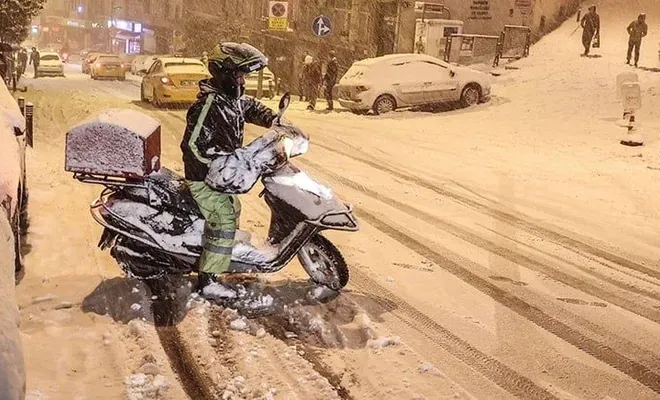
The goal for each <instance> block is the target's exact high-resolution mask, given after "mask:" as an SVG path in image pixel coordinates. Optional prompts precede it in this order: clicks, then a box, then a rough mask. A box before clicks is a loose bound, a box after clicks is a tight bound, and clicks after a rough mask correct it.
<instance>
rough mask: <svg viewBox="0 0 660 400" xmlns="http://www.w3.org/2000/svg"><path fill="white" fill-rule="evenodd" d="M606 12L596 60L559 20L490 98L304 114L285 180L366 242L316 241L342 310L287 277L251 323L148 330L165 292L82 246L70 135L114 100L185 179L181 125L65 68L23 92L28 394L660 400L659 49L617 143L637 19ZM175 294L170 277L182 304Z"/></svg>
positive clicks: (223, 317)
mask: <svg viewBox="0 0 660 400" xmlns="http://www.w3.org/2000/svg"><path fill="white" fill-rule="evenodd" d="M607 4H609V2H607V3H606V4H605V5H604V6H603V7H601V8H600V9H601V16H602V17H601V18H603V20H604V26H606V27H607V29H604V31H603V37H602V41H603V43H607V46H604V48H603V49H601V50H600V51H601V55H602V57H601V58H581V57H579V51H580V48H579V47H580V44H579V39H578V38H576V37H573V36H571V32H572V31H573V30H574V28H575V22H574V19H572V20H569V22H567V23H566V24H565V25H563V26H562V27H560V28H559V29H558V30H557V31H556V32H554V33H552V34H551V35H549V36H547V37H546V38H544V39H543V40H542V41H541V42H540V43H538V44H537V45H536V46H534V47H533V48H532V52H531V53H532V54H531V56H530V57H529V58H528V59H524V60H521V61H519V62H516V63H514V64H513V65H515V66H516V67H518V68H519V69H517V70H507V71H506V73H505V74H503V75H502V76H500V77H499V78H497V81H496V83H495V85H494V88H493V92H494V98H493V100H492V101H491V102H490V103H489V104H484V105H480V106H478V107H475V108H471V109H466V110H455V111H449V112H443V113H423V112H410V111H406V112H397V113H394V114H391V115H384V116H380V117H365V116H357V115H352V114H350V113H347V112H344V111H343V110H339V111H336V112H333V113H323V112H308V111H304V105H303V104H300V103H294V104H293V105H292V107H291V110H290V111H289V112H288V113H287V118H288V119H290V120H291V121H293V122H294V123H296V124H298V125H299V126H300V127H301V128H303V129H304V130H305V131H306V132H307V133H309V134H310V135H311V137H312V145H311V147H310V149H311V151H310V153H309V154H307V155H306V156H304V157H302V158H300V159H299V160H296V161H295V162H294V163H295V164H297V165H298V166H299V167H301V168H302V169H304V170H306V171H308V172H309V173H310V175H312V176H314V177H316V178H319V179H321V180H323V181H325V182H326V183H327V184H328V185H329V186H331V187H333V189H334V190H335V191H336V192H337V193H338V194H339V196H340V197H341V198H342V199H343V200H345V201H347V202H350V203H353V204H354V205H355V206H356V213H357V217H358V218H359V219H360V222H361V224H362V229H361V231H360V232H358V233H356V234H346V233H329V234H328V237H329V238H331V239H332V240H333V242H334V243H336V244H337V245H338V247H339V248H340V249H342V252H343V253H344V255H345V257H346V260H347V262H348V263H349V266H350V268H351V273H352V275H351V281H350V284H349V290H347V291H346V292H345V293H344V294H343V295H342V296H340V297H339V298H338V299H335V300H333V301H331V302H329V303H328V304H318V303H314V302H311V303H310V302H308V301H305V292H306V290H307V288H308V287H307V284H306V281H305V275H304V272H303V271H302V269H301V268H300V267H299V266H297V265H292V266H291V267H290V268H287V269H285V270H284V271H283V272H281V273H279V274H276V275H274V276H269V277H267V279H266V278H264V279H263V282H260V283H258V284H257V286H258V287H260V288H261V290H263V292H264V293H268V294H271V295H272V296H273V297H274V298H277V299H278V301H281V302H284V303H286V304H287V307H286V308H278V309H277V310H276V311H275V312H274V313H272V314H270V315H267V316H264V317H260V318H257V319H254V320H249V321H246V320H244V319H243V317H240V316H237V315H234V314H233V313H231V312H229V311H226V310H225V311H223V310H222V309H219V308H216V307H209V305H208V304H203V303H198V302H196V301H191V302H189V304H188V305H189V307H188V310H187V311H188V312H187V313H184V312H182V313H181V315H180V316H179V317H180V319H182V321H181V322H180V324H179V325H178V326H177V327H176V328H171V327H168V328H162V327H159V328H158V329H157V328H155V327H154V323H153V320H154V318H153V315H152V312H151V310H150V309H151V308H155V311H156V314H158V313H159V312H160V311H159V309H158V307H160V305H161V303H160V301H159V300H160V299H152V298H151V293H149V291H148V289H147V288H145V287H144V286H142V285H140V284H138V283H135V282H132V281H128V280H126V279H124V278H122V277H121V276H120V274H119V268H118V267H117V266H116V265H115V263H114V261H113V260H112V259H111V258H110V257H109V255H108V253H107V252H101V251H100V250H99V249H98V248H96V243H97V241H98V238H99V235H100V229H99V227H98V226H97V225H96V224H95V223H94V222H93V221H92V219H91V218H90V217H89V213H88V204H89V202H90V201H91V200H93V199H94V198H95V196H96V195H97V194H98V193H97V192H98V191H99V188H98V187H93V186H91V187H90V186H88V185H82V184H79V183H77V182H74V181H73V179H72V178H71V176H70V175H68V174H67V173H65V172H64V171H63V154H64V134H65V132H66V130H67V128H68V127H69V126H71V125H73V124H74V123H76V122H78V121H79V120H81V119H82V118H84V117H85V116H86V115H88V114H89V113H91V112H94V111H96V110H99V109H101V108H106V107H129V108H135V109H138V110H141V111H143V112H145V113H147V114H149V115H152V116H154V117H156V118H158V119H159V120H160V121H161V122H162V124H163V132H162V141H163V144H162V152H163V164H164V165H166V166H169V167H171V168H173V169H174V170H178V171H180V170H181V162H180V154H179V148H178V146H179V141H180V139H181V137H182V133H183V128H184V124H185V110H156V109H154V108H153V107H151V106H149V105H145V104H141V103H140V102H139V101H138V100H139V86H138V85H137V84H136V82H131V81H126V82H99V81H91V80H89V78H88V77H87V76H83V75H82V74H80V73H77V72H76V71H75V70H74V69H73V68H74V67H73V66H70V67H71V69H70V70H69V71H68V72H67V78H44V79H39V80H37V81H36V82H32V81H31V80H28V84H29V85H30V91H29V92H28V93H27V98H28V99H29V100H30V101H33V102H34V103H35V104H36V105H37V116H36V124H37V136H36V142H35V149H34V151H32V152H30V153H29V159H28V174H29V175H28V181H29V184H30V188H31V199H30V201H31V203H30V215H31V227H30V236H29V241H30V245H31V251H30V253H29V254H28V255H27V256H26V263H27V273H26V276H25V278H24V279H23V281H22V282H21V284H20V286H19V288H18V294H19V303H20V305H21V314H22V329H23V334H24V337H23V342H24V346H25V352H26V367H27V371H28V392H31V393H32V395H33V398H35V399H36V398H44V399H45V398H48V399H73V398H76V396H79V398H86V399H87V398H88V399H93V398H120V396H122V395H126V396H128V398H138V397H130V396H131V395H133V394H135V393H138V392H140V391H143V390H147V389H149V390H151V391H150V392H149V393H151V394H150V395H153V396H155V397H160V398H171V399H183V398H193V399H206V398H215V397H214V396H216V393H219V394H220V395H222V394H223V393H228V394H227V396H229V394H231V395H233V396H234V398H267V397H268V396H269V395H271V396H273V398H282V399H288V398H301V399H317V398H318V399H327V398H344V399H347V398H356V399H413V398H418V399H421V398H424V399H440V398H466V399H467V398H479V399H493V398H497V399H505V398H515V397H517V398H524V399H551V398H561V399H604V398H614V399H633V398H634V399H657V398H658V396H660V362H658V360H660V342H659V341H658V340H657V338H658V335H659V334H660V262H659V261H660V260H659V257H658V254H660V253H659V252H658V250H660V238H659V236H658V233H659V231H660V230H659V229H658V226H660V225H659V223H660V218H659V213H660V205H659V204H660V203H659V202H658V198H659V197H658V195H659V194H660V190H659V187H658V183H657V182H658V173H659V172H658V170H657V169H656V168H657V167H659V166H660V157H659V155H660V154H659V152H660V149H658V140H657V137H658V132H659V131H660V120H659V117H660V111H659V110H660V100H659V99H658V94H660V91H659V89H658V88H659V87H660V86H658V84H659V83H660V75H659V74H657V73H655V72H653V71H652V68H653V67H656V66H657V65H656V63H657V54H656V53H655V51H653V52H652V51H651V50H652V49H653V50H654V48H653V47H654V46H652V43H654V42H655V43H657V42H658V40H659V39H660V32H659V31H658V30H657V28H656V29H655V30H653V29H652V31H651V32H650V34H649V38H648V39H647V43H648V47H647V48H648V52H647V53H645V56H644V58H643V60H642V65H643V66H646V67H647V70H643V69H640V70H637V71H638V72H639V76H640V83H641V84H642V87H643V90H644V108H643V109H642V110H641V111H640V113H639V114H638V115H639V120H640V121H641V122H642V128H643V129H644V131H643V132H645V135H646V146H645V147H643V148H635V149H632V148H626V147H623V146H621V145H619V144H618V141H619V136H620V135H621V133H622V129H621V128H619V127H617V126H616V125H615V124H614V121H615V120H616V119H617V118H618V117H619V116H620V114H621V110H620V106H619V104H618V103H617V102H616V101H615V98H614V83H615V77H616V75H617V74H618V73H619V72H622V71H625V70H628V67H626V66H625V65H623V63H622V60H623V58H622V57H621V54H622V51H625V48H623V50H621V47H622V46H625V38H624V37H620V36H621V35H620V34H619V33H618V32H619V31H622V30H623V29H624V28H625V25H627V22H626V21H627V20H628V19H631V18H634V14H635V13H636V12H637V11H634V12H632V11H631V12H630V15H625V16H622V17H621V18H614V17H612V16H611V15H609V14H608V13H613V12H614V10H615V8H613V7H610V8H608V6H607ZM647 13H648V14H649V19H651V18H652V17H653V18H655V19H656V20H657V19H658V18H660V8H658V9H651V8H647ZM619 25H624V26H623V27H620V26H619ZM267 103H268V104H269V105H270V106H272V107H275V105H276V103H275V102H267ZM262 132H263V130H261V129H258V128H249V129H248V131H247V139H248V140H251V139H252V138H254V137H256V136H257V135H259V134H261V133H262ZM258 192H259V188H255V189H254V190H253V192H252V193H251V194H249V195H246V196H244V208H243V216H242V226H243V229H248V230H250V231H252V232H253V233H254V234H256V235H260V236H262V237H263V236H264V234H265V230H266V229H267V221H266V219H267V216H268V210H267V207H266V206H265V204H264V203H263V202H262V200H261V199H259V198H258V197H257V196H256V194H257V193H258ZM187 291H189V287H188V285H187V284H186V283H181V287H180V288H179V292H181V293H182V294H181V296H180V297H181V298H183V299H184V301H183V303H185V298H186V294H187V293H186V292H187ZM296 299H300V301H298V302H296ZM154 303H155V304H156V307H152V305H153V304H154ZM179 305H180V304H179ZM183 314H186V315H185V318H184V317H183ZM136 318H137V319H136ZM140 318H144V321H142V320H141V319H140ZM156 319H158V318H156ZM131 320H133V321H132V322H130V323H129V321H131ZM156 325H158V324H156ZM244 330H245V331H244ZM141 373H144V375H140V374H141ZM156 376H160V377H159V378H156ZM126 377H130V378H129V379H127V380H125V378H126ZM163 382H167V384H168V385H169V388H167V389H165V385H164V384H163ZM39 396H43V397H39Z"/></svg>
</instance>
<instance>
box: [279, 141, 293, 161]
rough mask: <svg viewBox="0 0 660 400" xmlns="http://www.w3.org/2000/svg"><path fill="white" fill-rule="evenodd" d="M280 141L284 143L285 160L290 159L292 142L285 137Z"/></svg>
mask: <svg viewBox="0 0 660 400" xmlns="http://www.w3.org/2000/svg"><path fill="white" fill-rule="evenodd" d="M282 141H283V142H284V153H286V158H291V156H292V153H293V148H294V144H293V140H291V139H289V138H288V137H285V138H284V139H283V140H282Z"/></svg>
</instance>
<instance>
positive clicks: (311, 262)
mask: <svg viewBox="0 0 660 400" xmlns="http://www.w3.org/2000/svg"><path fill="white" fill-rule="evenodd" d="M298 261H300V264H301V265H302V266H303V268H304V269H305V271H307V273H308V274H309V276H310V278H312V281H314V282H315V283H318V284H319V285H323V286H326V287H328V288H330V289H332V290H340V289H342V288H343V287H344V286H346V285H347V284H348V278H349V273H348V266H346V261H345V260H344V257H343V256H342V255H341V253H340V252H339V249H337V247H335V245H334V244H332V242H330V241H329V240H328V239H326V238H325V237H323V236H321V235H320V234H317V235H314V237H312V239H311V240H310V241H309V242H308V243H307V244H306V245H304V246H303V247H302V248H301V249H300V251H299V252H298Z"/></svg>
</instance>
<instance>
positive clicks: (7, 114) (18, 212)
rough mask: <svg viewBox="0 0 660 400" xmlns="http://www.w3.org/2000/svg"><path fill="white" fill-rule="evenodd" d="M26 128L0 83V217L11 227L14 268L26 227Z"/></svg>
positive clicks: (18, 264)
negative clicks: (7, 221)
mask: <svg viewBox="0 0 660 400" xmlns="http://www.w3.org/2000/svg"><path fill="white" fill-rule="evenodd" d="M28 128H31V124H26V120H25V118H24V117H23V114H22V113H21V109H20V108H19V106H18V104H17V103H16V101H15V100H14V98H13V97H12V95H11V94H10V92H9V90H8V89H7V86H5V84H4V82H0V218H2V217H5V216H6V218H7V219H8V220H9V222H10V224H11V227H12V232H13V235H14V248H15V259H14V264H15V267H16V271H19V270H20V269H21V268H22V267H23V259H22V257H21V252H20V249H21V243H22V238H23V235H24V234H25V233H26V230H27V200H28V192H27V179H26V173H25V171H26V166H25V147H26V144H27V143H28V142H29V143H32V142H31V137H32V136H31V135H32V132H31V131H30V130H28ZM27 136H29V138H28V137H27Z"/></svg>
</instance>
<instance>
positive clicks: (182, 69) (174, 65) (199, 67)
mask: <svg viewBox="0 0 660 400" xmlns="http://www.w3.org/2000/svg"><path fill="white" fill-rule="evenodd" d="M165 70H166V71H167V73H169V74H206V67H205V66H204V64H201V63H199V64H198V63H190V62H187V63H186V62H168V63H165Z"/></svg>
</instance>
